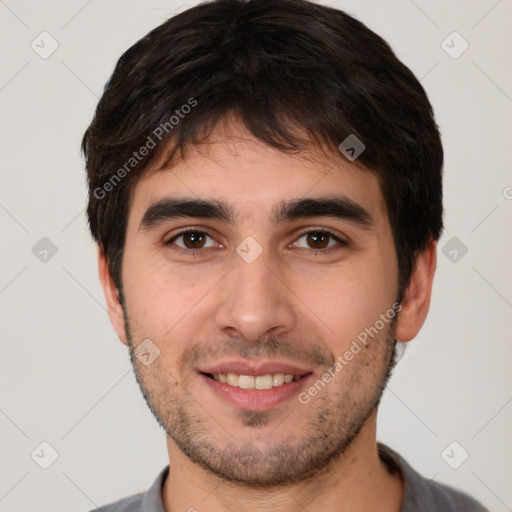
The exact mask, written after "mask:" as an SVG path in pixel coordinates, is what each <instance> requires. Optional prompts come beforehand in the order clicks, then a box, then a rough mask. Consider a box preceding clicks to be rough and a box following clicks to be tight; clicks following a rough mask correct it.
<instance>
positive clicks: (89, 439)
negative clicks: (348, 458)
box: [0, 0, 512, 512]
mask: <svg viewBox="0 0 512 512" xmlns="http://www.w3.org/2000/svg"><path fill="white" fill-rule="evenodd" d="M194 3H195V2H190V3H189V4H183V3H181V2H173V1H168V2H165V1H142V0H139V1H129V2H128V1H120V0H115V1H114V0H108V1H100V0H90V1H84V0H72V1H67V2H62V1H61V2H57V1H48V0H47V1H45V2H40V1H35V0H33V1H28V0H0V23H1V27H0V34H1V36H0V37H1V71H0V107H1V113H2V114H1V115H2V118H1V120H2V123H1V146H0V158H1V172H2V187H1V189H0V223H1V229H2V248H3V249H2V263H1V269H0V305H1V308H2V331H1V343H2V357H1V368H0V371H1V396H0V428H1V432H2V435H1V445H0V450H1V451H0V460H1V474H0V478H1V480H0V510H1V511H20V512H21V511H32V510H38V511H43V512H44V511H55V512H57V511H70V510H76V511H85V510H88V509H92V508H94V506H95V505H99V504H104V503H106V502H109V501H112V500H115V499H118V498H120V497H123V496H127V495H129V494H133V493H135V492H137V491H141V490H144V489H146V488H147V487H148V486H149V485H150V484H151V483H152V481H153V480H154V478H155V477H156V475H157V473H158V472H159V471H160V469H161V468H163V466H164V465H165V464H166V463H167V454H166V447H165V442H164V434H163V432H162V431H161V430H160V429H159V427H158V426H157V424H156V422H155V420H154V419H153V418H152V416H151V414H150V412H149V411H148V410H147V409H146V406H145V403H144V401H143V399H142V396H141V394H140V391H139V389H138V387H137V385H136V383H135V380H134V377H133V374H132V373H131V368H130V364H129V359H128V354H127V351H126V348H125V346H124V345H122V344H121V343H120V342H119V341H118V340H117V338H116V336H115V334H114V331H113V329H112V328H111V326H110V324H109V322H108V319H107V315H106V312H105V309H104V300H103V296H102V292H101V289H100V286H99V283H98V279H97V274H96V252H95V247H94V245H93V243H92V241H91V239H90V236H89V234H88V231H87V227H86V222H85V217H84V206H85V200H86V188H85V178H84V171H83V161H82V160H81V158H80V155H79V144H80V140H81V136H82V134H83V132H84V130H85V128H86V127H87V125H88V123H89V122H90V121H91V118H92V115H93V111H94V109H95V106H96V103H97V101H98V97H99V96H100V95H101V91H102V88H103V86H104V84H105V82H106V80H107V79H108V77H109V76H110V74H111V72H112V70H113V67H114V65H115V62H116V60H117V59H118V57H119V56H120V55H121V53H122V51H124V50H125V49H127V48H128V47H129V46H130V45H131V44H133V43H134V42H135V41H137V40H138V39H139V38H140V37H142V36H143V35H144V34H145V33H146V32H147V31H149V30H150V29H152V28H153V27H155V26H157V25H158V24H160V23H162V22H163V21H164V20H165V19H167V18H168V17H170V16H171V15H172V14H174V13H176V12H179V11H181V10H184V9H185V8H187V7H189V6H191V5H193V4H194ZM326 3H327V2H326ZM330 5H333V6H335V7H339V8H344V9H346V10H347V11H348V12H349V13H352V14H354V15H356V16H357V17H358V18H359V19H360V20H362V21H363V22H365V23H366V24H367V25H368V26H369V27H370V28H372V29H374V30H375V31H376V32H378V33H379V34H380V35H382V36H383V37H384V38H385V39H387V40H388V41H389V42H390V44H391V45H392V47H393V48H394V49H395V51H396V53H397V54H398V56H399V58H401V59H402V60H403V61H404V62H405V63H406V64H407V65H408V66H410V68H411V69H412V70H413V71H414V72H415V74H416V75H417V76H418V78H420V79H421V81H422V83H423V85H424V87H425V88H426V90H427V92H428V94H429V96H430V98H431V101H432V103H433V105H434V107H435V111H436V114H437V119H438V122H439V124H440V127H441V131H442V134H443V140H444V145H445V151H446V165H445V207H446V231H445V234H444V236H443V238H442V240H441V241H440V251H439V263H438V268H437V276H436V280H435V284H434V293H433V301H432V307H431V311H430V316H429V318H428V320H427V322H426V324H425V326H424V328H423V330H422V331H421V333H420V335H419V336H418V337H417V338H416V339H415V340H414V341H413V342H411V343H410V344H409V347H408V350H407V351H406V352H405V355H404V357H403V358H402V360H401V362H400V364H399V366H398V368H397V369H396V371H395V374H394V376H393V378H392V380H391V382H390V384H389V386H388V390H387V391H386V394H385V397H384V400H383V403H382V407H381V411H380V424H379V439H380V440H381V441H384V442H386V443H388V444H389V445H390V446H391V447H393V448H395V449H396V450H398V451H399V452H400V453H402V454H403V455H404V456H405V457H406V458H407V459H408V460H409V461H410V462H411V464H412V465H413V466H414V467H416V468H417V469H418V470H419V471H420V472H422V473H423V474H424V475H425V476H427V477H429V478H432V479H434V480H436V481H444V482H448V483H450V484H453V485H455V486H457V487H459V488H462V489H464V490H466V491H468V492H469V493H471V494H472V495H473V496H475V497H477V498H478V499H480V500H481V501H482V502H483V503H484V504H485V505H486V506H487V507H489V509H490V510H493V511H496V512H502V511H506V510H512V508H511V507H512V488H511V486H510V482H511V481H512V468H511V452H512V442H511V436H510V432H511V423H512V422H511V419H512V418H511V417H512V403H511V400H512V386H511V372H510V363H511V361H512V358H511V356H512V344H511V339H510V333H511V318H512V315H511V308H512V287H511V284H512V271H511V265H510V262H511V261H512V254H511V253H512V251H511V249H512V247H511V244H510V226H511V222H512V200H511V199H510V198H511V197H512V188H510V187H512V176H511V173H510V169H511V149H510V146H511V141H512V133H511V132H512V123H511V107H512V99H511V96H512V74H511V69H510V47H511V35H510V34H511V32H510V22H511V13H512V2H511V1H510V0H500V1H496V0H481V1H463V0H457V1H454V0H452V1H446V0H443V1H426V0H415V1H414V2H413V1H412V0H396V1H385V2H384V1H382V0H381V1H368V0H366V1H364V2H363V1H355V0H351V1H349V0H343V1H335V0H332V1H331V2H330ZM43 31H47V32H49V33H50V34H51V36H52V37H53V38H54V39H55V40H56V41H57V42H58V45H59V47H58V49H57V50H56V51H55V52H54V53H53V54H52V55H51V56H49V57H48V58H47V59H43V58H41V57H40V56H39V55H38V54H37V53H36V52H35V51H33V50H32V48H31V43H32V41H34V40H35V42H36V43H35V44H39V46H42V45H43V44H44V45H45V48H46V49H48V48H49V40H48V39H46V40H45V42H44V43H41V41H40V39H41V37H39V38H38V36H39V34H40V33H41V32H43ZM453 31H457V32H459V33H460V35H461V36H462V37H463V38H464V39H465V40H466V41H467V42H468V43H469V48H468V49H467V50H466V51H465V52H464V53H463V54H462V55H460V56H459V57H458V58H456V59H454V58H452V57H450V56H449V55H448V54H447V53H446V52H445V50H444V49H443V47H442V46H441V43H442V41H443V40H445V39H446V38H447V36H449V35H450V34H451V33H452V32H453ZM455 37H456V36H455ZM38 41H39V43H38ZM461 44H462V41H461V40H458V39H453V37H451V38H449V39H448V40H447V42H446V43H445V45H448V47H450V46H451V47H452V48H451V51H452V53H453V52H456V51H458V50H460V49H461V48H462V46H461ZM507 187H509V188H507ZM42 237H48V238H49V239H50V240H51V241H52V242H53V244H55V246H56V247H57V249H58V252H57V253H56V254H55V255H54V256H53V257H51V258H50V257H49V256H47V260H48V261H46V262H42V261H40V260H39V259H38V258H37V257H36V256H35V255H34V254H33V252H32V247H33V246H34V245H35V244H36V243H37V242H38V241H39V240H40V239H41V238H42ZM453 237H456V238H457V239H458V240H460V242H461V243H463V244H464V245H465V246H466V247H467V249H468V252H467V254H465V255H463V256H462V253H461V251H460V249H456V250H457V253H456V254H454V253H452V254H451V255H450V254H448V256H450V258H452V259H453V257H454V256H457V261H455V262H453V261H450V259H449V257H447V256H446V255H445V254H443V252H442V251H441V249H442V248H443V247H444V246H445V244H447V243H448V242H449V241H450V240H451V239H452V238H453ZM451 243H452V244H453V243H455V242H453V241H452V242H451ZM449 247H450V246H449ZM450 250H452V249H450ZM446 252H448V253H449V251H446ZM39 256H40V257H42V256H44V254H40V255H39ZM43 441H46V442H48V443H50V445H51V446H52V447H53V448H54V449H55V450H56V451H57V452H58V458H57V460H56V461H55V462H54V463H53V464H52V465H51V466H50V467H49V468H48V469H42V468H41V467H40V466H39V465H38V464H37V463H36V462H35V460H37V461H38V462H39V463H40V464H41V463H44V462H45V461H46V462H47V463H48V462H49V461H50V459H49V457H50V456H51V452H50V450H49V449H48V448H45V447H44V446H43V447H42V448H41V447H40V443H41V442H43ZM453 441H456V442H457V443H459V445H460V447H462V448H460V447H459V445H457V446H455V449H454V451H451V448H450V449H449V450H448V452H447V453H448V459H447V460H450V462H451V463H452V465H453V464H457V463H458V462H460V460H462V459H461V457H462V454H463V452H462V449H464V450H466V451H467V452H468V453H469V458H468V459H467V460H466V461H465V462H464V463H463V464H462V465H461V466H460V467H459V468H458V469H452V468H451V467H450V466H449V465H448V464H447V463H446V462H445V460H443V458H442V456H441V453H442V452H443V450H444V449H445V448H446V447H447V446H448V445H449V444H450V443H452V442H453ZM34 450H36V452H35V455H34V459H35V460H33V459H32V458H31V453H32V452H33V451H34ZM41 450H42V451H41ZM445 458H446V456H445ZM207 507H208V504H207V502H205V503H204V504H203V509H200V507H199V505H198V508H199V510H205V509H207Z"/></svg>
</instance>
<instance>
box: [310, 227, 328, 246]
mask: <svg viewBox="0 0 512 512" xmlns="http://www.w3.org/2000/svg"><path fill="white" fill-rule="evenodd" d="M329 238H331V235H330V234H329V233H326V232H325V231H312V232H310V233H307V234H306V240H307V243H308V244H310V245H311V246H312V248H313V249H325V248H326V247H327V246H328V244H329Z"/></svg>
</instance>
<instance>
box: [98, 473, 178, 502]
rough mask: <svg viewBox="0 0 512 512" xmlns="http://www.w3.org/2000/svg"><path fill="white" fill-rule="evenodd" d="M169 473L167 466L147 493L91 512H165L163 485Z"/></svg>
mask: <svg viewBox="0 0 512 512" xmlns="http://www.w3.org/2000/svg"><path fill="white" fill-rule="evenodd" d="M168 473H169V466H166V467H165V468H164V469H163V470H162V471H161V472H160V474H159V475H158V476H157V478H156V480H155V481H154V483H153V485H152V486H151V487H150V488H149V489H148V490H147V491H146V492H144V493H138V494H134V495H133V496H129V497H128V498H123V499H121V500H119V501H115V502H113V503H110V504H108V505H103V506H101V507H99V508H96V509H94V510H91V511H90V512H165V509H164V505H163V502H162V485H163V483H164V481H165V479H166V477H167V475H168Z"/></svg>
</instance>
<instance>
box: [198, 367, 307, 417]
mask: <svg viewBox="0 0 512 512" xmlns="http://www.w3.org/2000/svg"><path fill="white" fill-rule="evenodd" d="M199 376H200V377H201V378H202V379H203V380H204V381H205V383H206V384H207V385H208V386H210V389H212V390H213V392H214V393H215V394H217V396H219V397H220V398H222V399H224V400H226V401H227V402H229V403H231V404H233V405H235V406H236V407H238V408H240V409H246V410H251V411H264V410H267V409H271V408H272V407H275V406H276V405H279V404H281V403H283V402H285V401H286V400H289V399H290V398H292V397H294V396H297V395H298V394H299V391H300V389H301V388H303V387H304V386H305V385H306V381H308V380H309V378H310V377H312V376H313V374H311V373H310V374H309V375H305V376H304V377H302V378H301V379H299V380H295V381H293V382H288V383H286V384H283V385H281V386H276V387H272V388H270V389H242V388H236V387H234V386H230V385H229V384H225V383H223V382H219V381H218V380H215V379H212V378H210V377H207V376H206V375H204V374H202V373H200V374H199Z"/></svg>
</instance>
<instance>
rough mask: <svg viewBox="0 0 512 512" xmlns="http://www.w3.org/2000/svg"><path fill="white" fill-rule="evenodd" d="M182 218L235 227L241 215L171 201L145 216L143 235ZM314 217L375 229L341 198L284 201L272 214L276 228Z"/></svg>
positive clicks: (207, 203)
mask: <svg viewBox="0 0 512 512" xmlns="http://www.w3.org/2000/svg"><path fill="white" fill-rule="evenodd" d="M182 217H195V218H205V219H215V220H220V221H223V222H227V223H228V224H234V222H235V220H236V218H237V215H236V214H235V211H234V209H233V207H232V206H231V205H229V204H228V203H225V202H223V201H217V200H215V199H195V198H186V197H183V198H179V197H167V198H164V199H161V200H159V201H158V202H156V203H154V204H152V205H151V206H149V208H148V209H147V210H146V211H145V212H144V215H143V217H142V220H141V223H140V226H139V231H143V230H149V229H152V228H154V227H156V226H158V225H160V224H162V223H164V222H168V221H172V220H175V219H178V218H182ZM311 217H333V218H335V219H341V220H345V221H348V222H351V223H354V224H356V225H358V226H359V227H361V228H364V229H370V228H372V227H373V226H374V220H373V218H372V216H371V215H370V213H369V212H368V211H367V210H366V209H365V208H364V207H363V206H361V205H360V204H359V203H357V202H355V201H353V200H352V199H350V198H348V197H346V196H340V195H332V196H327V197H320V198H318V197H310V198H300V199H292V200H289V201H282V202H281V203H279V204H278V205H277V206H276V207H275V208H274V209H273V212H272V214H271V219H272V220H273V221H274V223H275V224H279V223H281V222H284V221H289V220H295V219H301V218H311Z"/></svg>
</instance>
